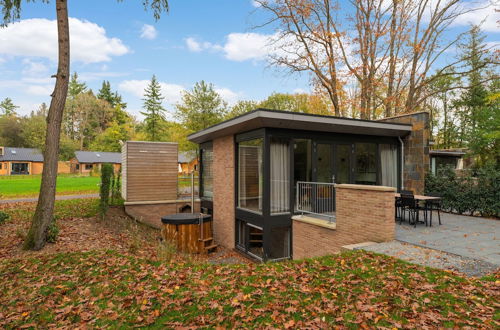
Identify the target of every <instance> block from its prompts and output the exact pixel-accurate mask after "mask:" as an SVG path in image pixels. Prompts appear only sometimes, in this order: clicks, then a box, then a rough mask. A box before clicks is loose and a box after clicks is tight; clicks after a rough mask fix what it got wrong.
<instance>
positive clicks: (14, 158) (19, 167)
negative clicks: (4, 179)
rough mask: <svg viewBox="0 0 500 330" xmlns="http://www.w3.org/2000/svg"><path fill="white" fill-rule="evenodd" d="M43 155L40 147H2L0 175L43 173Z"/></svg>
mask: <svg viewBox="0 0 500 330" xmlns="http://www.w3.org/2000/svg"><path fill="white" fill-rule="evenodd" d="M42 171H43V155H42V153H41V152H40V150H38V149H33V148H10V147H0V175H28V174H41V173H42Z"/></svg>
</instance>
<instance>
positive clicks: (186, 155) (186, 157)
mask: <svg viewBox="0 0 500 330" xmlns="http://www.w3.org/2000/svg"><path fill="white" fill-rule="evenodd" d="M195 158H196V154H195V153H194V152H189V151H187V152H179V160H178V161H179V163H190V162H192V161H193V160H194V159H195Z"/></svg>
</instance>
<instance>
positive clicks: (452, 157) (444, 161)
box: [429, 149, 470, 174]
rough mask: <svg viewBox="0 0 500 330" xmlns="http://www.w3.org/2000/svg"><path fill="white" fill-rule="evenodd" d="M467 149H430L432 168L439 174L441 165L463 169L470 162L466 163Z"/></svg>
mask: <svg viewBox="0 0 500 330" xmlns="http://www.w3.org/2000/svg"><path fill="white" fill-rule="evenodd" d="M464 156H465V151H463V149H433V150H430V151H429V157H430V160H431V163H430V166H431V168H430V170H431V172H432V174H437V171H438V169H439V168H440V167H446V166H448V167H451V168H452V169H454V170H463V169H464V168H468V167H469V166H470V164H464Z"/></svg>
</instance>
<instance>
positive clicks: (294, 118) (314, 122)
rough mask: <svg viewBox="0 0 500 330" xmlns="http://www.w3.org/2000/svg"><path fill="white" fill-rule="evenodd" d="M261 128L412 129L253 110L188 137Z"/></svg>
mask: <svg viewBox="0 0 500 330" xmlns="http://www.w3.org/2000/svg"><path fill="white" fill-rule="evenodd" d="M263 127H269V128H286V129H295V130H305V131H318V132H332V133H344V134H361V135H375V136H392V137H397V136H405V135H408V134H409V133H410V132H411V129H412V125H411V124H401V123H386V122H380V121H372V120H362V119H351V118H341V117H334V116H324V115H313V114H308V113H299V112H291V111H282V110H269V109H256V110H253V111H250V112H247V113H245V114H243V115H241V116H238V117H235V118H232V119H229V120H226V121H223V122H221V123H218V124H216V125H213V126H210V127H208V128H205V129H203V130H201V131H198V132H196V133H193V134H190V135H189V136H188V140H189V141H191V142H194V143H203V142H207V141H211V140H213V139H215V138H218V137H222V136H227V135H234V134H238V133H243V132H247V131H251V130H254V129H258V128H263Z"/></svg>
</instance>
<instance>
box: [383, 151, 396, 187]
mask: <svg viewBox="0 0 500 330" xmlns="http://www.w3.org/2000/svg"><path fill="white" fill-rule="evenodd" d="M397 157H398V152H397V146H396V145H394V144H381V145H380V183H381V184H382V185H383V186H387V187H395V188H397V186H398V158H397Z"/></svg>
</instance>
